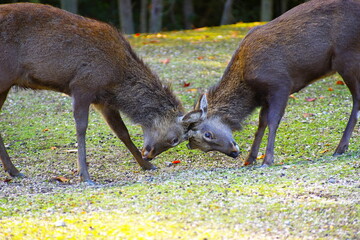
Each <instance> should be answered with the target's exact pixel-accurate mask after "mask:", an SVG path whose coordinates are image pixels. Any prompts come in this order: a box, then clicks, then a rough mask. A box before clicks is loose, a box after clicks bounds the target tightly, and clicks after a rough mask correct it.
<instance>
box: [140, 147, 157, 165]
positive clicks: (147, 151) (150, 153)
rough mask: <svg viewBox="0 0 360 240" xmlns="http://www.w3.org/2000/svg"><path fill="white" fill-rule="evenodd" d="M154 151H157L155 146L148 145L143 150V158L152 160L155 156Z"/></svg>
mask: <svg viewBox="0 0 360 240" xmlns="http://www.w3.org/2000/svg"><path fill="white" fill-rule="evenodd" d="M154 153H155V149H154V147H150V146H149V145H147V146H146V147H145V148H143V150H142V151H141V155H142V158H143V159H144V160H146V161H151V160H152V159H153V158H154V157H155V154H154Z"/></svg>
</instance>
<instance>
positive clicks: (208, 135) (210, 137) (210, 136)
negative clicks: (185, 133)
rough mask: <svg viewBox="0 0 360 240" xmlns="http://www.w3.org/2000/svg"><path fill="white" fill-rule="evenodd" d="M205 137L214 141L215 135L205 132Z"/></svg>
mask: <svg viewBox="0 0 360 240" xmlns="http://www.w3.org/2000/svg"><path fill="white" fill-rule="evenodd" d="M204 137H205V138H207V139H214V137H213V135H212V133H211V132H205V133H204Z"/></svg>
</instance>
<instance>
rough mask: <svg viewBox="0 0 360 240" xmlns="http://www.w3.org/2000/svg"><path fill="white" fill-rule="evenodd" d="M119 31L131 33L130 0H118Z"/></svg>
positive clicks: (132, 28)
mask: <svg viewBox="0 0 360 240" xmlns="http://www.w3.org/2000/svg"><path fill="white" fill-rule="evenodd" d="M118 7H119V17H120V24H121V31H122V32H123V33H126V34H133V33H134V32H135V29H134V21H133V15H132V7H131V0H118Z"/></svg>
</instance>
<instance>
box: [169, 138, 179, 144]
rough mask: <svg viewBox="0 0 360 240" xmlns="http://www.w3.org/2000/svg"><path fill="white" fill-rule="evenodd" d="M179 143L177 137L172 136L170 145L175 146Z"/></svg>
mask: <svg viewBox="0 0 360 240" xmlns="http://www.w3.org/2000/svg"><path fill="white" fill-rule="evenodd" d="M178 143H179V138H174V139H173V140H171V145H172V146H175V145H177V144H178Z"/></svg>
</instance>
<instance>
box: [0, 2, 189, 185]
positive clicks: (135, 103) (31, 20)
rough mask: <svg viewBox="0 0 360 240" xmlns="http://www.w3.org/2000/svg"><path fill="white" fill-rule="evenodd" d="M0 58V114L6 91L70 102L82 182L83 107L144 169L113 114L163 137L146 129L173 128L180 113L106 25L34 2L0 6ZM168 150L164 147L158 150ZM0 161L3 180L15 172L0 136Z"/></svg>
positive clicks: (84, 170) (174, 101) (168, 92)
mask: <svg viewBox="0 0 360 240" xmlns="http://www.w3.org/2000/svg"><path fill="white" fill-rule="evenodd" d="M0 52H1V54H0V83H1V84H0V100H1V101H0V108H1V106H2V105H3V103H4V101H5V98H6V95H7V93H8V91H9V89H10V88H11V87H13V86H19V87H23V88H30V89H38V90H42V89H45V90H53V91H58V92H63V93H66V94H68V95H70V96H71V97H72V98H73V105H74V117H75V121H76V128H77V135H78V142H79V168H80V176H81V179H82V180H84V181H88V182H91V180H90V177H89V174H88V172H87V167H86V164H85V132H86V127H87V121H88V119H87V118H88V108H89V105H90V104H94V105H95V107H96V108H97V109H98V110H99V111H100V112H101V113H102V114H103V115H104V118H105V119H106V120H107V122H108V124H109V125H110V127H111V128H112V129H113V130H114V131H115V133H116V135H117V136H119V138H120V139H121V140H122V141H123V142H124V143H125V145H126V146H127V147H128V148H129V150H130V151H131V152H132V154H133V155H134V157H135V159H136V160H137V161H138V163H139V164H140V165H141V166H142V167H143V168H145V169H152V168H154V166H152V165H151V164H150V163H149V162H147V161H145V160H143V159H142V157H141V154H140V152H139V151H138V149H137V148H136V147H135V145H134V144H133V143H132V141H131V140H130V137H129V134H128V132H127V129H126V127H125V125H124V123H123V121H122V120H121V117H120V115H119V113H118V110H120V111H121V112H122V113H124V114H126V115H128V116H129V117H130V118H131V119H132V120H133V121H134V122H135V123H137V124H140V125H142V126H143V127H144V129H149V128H152V131H153V134H156V133H155V132H156V131H159V130H161V131H163V129H156V128H155V127H154V125H155V122H156V123H158V122H162V123H164V124H167V126H169V127H172V128H174V126H178V125H179V124H178V123H179V122H178V117H179V116H182V115H183V107H182V105H181V103H180V101H179V100H178V99H177V98H176V97H175V95H174V94H173V93H172V91H171V90H170V87H169V86H167V85H165V84H164V83H163V82H161V81H160V80H159V78H158V76H157V75H156V74H155V73H153V72H152V71H151V70H150V69H149V67H148V66H147V65H146V64H144V63H143V61H142V60H141V59H139V57H138V56H137V55H136V54H135V53H134V51H133V50H132V49H131V46H130V44H129V43H128V42H127V40H126V39H125V38H124V37H123V36H122V35H121V34H120V33H119V32H118V31H117V30H116V29H115V28H113V27H112V26H110V25H108V24H105V23H102V22H99V21H96V20H92V19H88V18H84V17H81V16H78V15H74V14H71V13H69V12H66V11H63V10H60V9H57V8H54V7H50V6H46V5H41V4H31V3H19V4H6V5H1V6H0ZM179 129H182V126H181V125H180V126H178V128H177V132H176V134H178V135H181V134H183V132H181V130H179ZM171 131H172V130H171V129H169V132H171ZM176 134H175V133H174V135H176ZM162 137H163V138H165V136H162ZM180 137H181V136H179V138H180ZM164 140H168V139H162V141H164ZM159 141H161V140H159ZM160 143H161V142H156V143H155V142H152V143H149V144H160ZM169 147H170V146H169V145H168V144H167V143H166V147H163V148H162V149H164V150H166V149H168V148H169ZM160 152H161V151H157V152H156V154H159V153H160ZM153 155H154V156H155V154H153ZM154 156H152V157H154ZM0 158H1V159H2V161H3V165H4V168H5V170H6V171H7V172H9V174H10V175H12V176H16V175H19V174H20V173H19V172H18V170H17V169H16V168H15V167H14V166H13V164H12V163H11V161H10V159H9V157H8V155H7V153H6V150H5V147H4V146H3V142H2V139H1V138H0Z"/></svg>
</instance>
